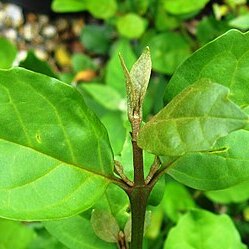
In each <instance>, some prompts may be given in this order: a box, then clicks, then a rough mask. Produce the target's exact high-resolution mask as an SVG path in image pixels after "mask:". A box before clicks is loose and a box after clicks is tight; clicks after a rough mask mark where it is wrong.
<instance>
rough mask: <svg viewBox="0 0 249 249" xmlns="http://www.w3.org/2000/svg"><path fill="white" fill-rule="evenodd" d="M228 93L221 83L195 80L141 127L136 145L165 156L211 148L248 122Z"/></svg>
mask: <svg viewBox="0 0 249 249" xmlns="http://www.w3.org/2000/svg"><path fill="white" fill-rule="evenodd" d="M228 95H229V89H228V88H226V87H224V86H222V85H219V84H216V83H210V82H205V81H201V82H197V83H195V84H194V85H192V86H190V87H188V88H187V89H185V90H184V91H183V92H182V93H180V94H179V95H178V96H177V97H176V98H175V99H173V100H172V101H171V102H170V103H169V104H168V105H167V106H166V107H165V108H164V109H163V110H162V111H160V112H159V113H158V114H157V115H156V116H154V117H153V118H152V119H151V120H150V121H149V122H148V123H146V124H145V125H144V126H143V127H142V129H141V130H140V132H139V134H138V145H139V146H140V147H141V148H143V149H145V150H147V151H149V152H151V153H153V154H156V155H168V156H178V155H183V154H184V153H186V152H193V151H203V150H209V149H211V148H212V146H213V145H214V143H215V142H216V140H217V139H218V138H220V137H224V136H226V135H227V134H228V133H230V132H232V131H235V130H238V129H241V128H243V127H244V126H245V125H246V124H247V123H248V116H247V115H246V114H245V113H244V112H242V111H241V110H240V108H239V107H238V106H237V105H235V104H234V103H232V102H231V101H230V100H229V99H228Z"/></svg>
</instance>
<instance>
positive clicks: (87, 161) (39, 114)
mask: <svg viewBox="0 0 249 249" xmlns="http://www.w3.org/2000/svg"><path fill="white" fill-rule="evenodd" d="M0 88H1V94H0V103H1V105H0V112H1V117H0V124H1V130H0V161H1V166H0V167H1V172H0V216H3V217H7V218H12V219H21V220H44V219H53V218H62V217H68V216H72V215H74V214H77V213H79V212H81V211H83V210H85V209H87V208H89V207H91V206H92V205H93V203H94V202H95V201H96V200H97V199H98V198H99V197H100V196H101V195H102V194H103V193H104V191H105V188H106V186H107V185H108V183H109V181H110V180H109V177H111V175H112V168H113V155H112V151H111V148H110V143H109V139H108V136H107V133H106V130H105V128H104V127H103V125H102V124H101V123H100V121H99V120H98V119H97V117H96V116H95V115H94V114H93V113H92V112H91V111H90V110H89V109H88V108H87V107H86V105H85V103H84V101H83V99H82V96H81V95H80V94H79V93H78V92H77V91H76V90H75V89H74V88H72V87H70V86H68V85H66V84H63V83H62V82H60V81H57V80H56V79H53V78H49V77H47V76H44V75H41V74H36V73H32V72H30V71H27V70H24V69H20V68H17V69H13V70H6V71H5V70H2V71H0ZM82 200H84V201H82Z"/></svg>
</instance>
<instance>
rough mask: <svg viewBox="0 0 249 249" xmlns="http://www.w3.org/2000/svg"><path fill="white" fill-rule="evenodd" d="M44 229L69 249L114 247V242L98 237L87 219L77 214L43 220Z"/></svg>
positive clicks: (110, 248) (114, 248) (104, 248)
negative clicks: (54, 219) (59, 218)
mask: <svg viewBox="0 0 249 249" xmlns="http://www.w3.org/2000/svg"><path fill="white" fill-rule="evenodd" d="M43 224H44V225H45V227H46V229H47V230H48V231H49V232H50V233H51V234H52V235H53V236H55V237H56V238H57V239H58V240H59V241H60V242H61V243H63V244H64V245H66V246H67V247H68V248H69V249H100V248H101V249H116V245H115V244H111V243H107V242H105V241H103V240H101V239H99V238H98V237H97V236H96V235H95V233H94V231H93V229H92V226H91V223H90V221H89V220H88V219H86V218H83V217H81V216H79V215H77V216H74V217H71V218H67V219H63V220H58V221H49V222H43Z"/></svg>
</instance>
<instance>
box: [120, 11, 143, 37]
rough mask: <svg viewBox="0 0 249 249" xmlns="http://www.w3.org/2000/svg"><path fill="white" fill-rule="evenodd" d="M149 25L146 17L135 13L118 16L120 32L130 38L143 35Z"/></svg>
mask: <svg viewBox="0 0 249 249" xmlns="http://www.w3.org/2000/svg"><path fill="white" fill-rule="evenodd" d="M146 26H147V22H146V20H145V19H144V18H142V17H140V16H139V15H137V14H134V13H128V14H126V15H124V16H121V17H119V18H118V21H117V29H118V32H119V33H120V34H121V35H122V36H124V37H126V38H129V39H137V38H139V37H141V35H142V34H143V33H144V31H145V29H146Z"/></svg>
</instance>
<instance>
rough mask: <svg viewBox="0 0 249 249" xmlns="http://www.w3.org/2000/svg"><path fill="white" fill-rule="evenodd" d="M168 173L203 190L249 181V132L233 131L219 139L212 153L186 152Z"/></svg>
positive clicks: (222, 187)
mask: <svg viewBox="0 0 249 249" xmlns="http://www.w3.org/2000/svg"><path fill="white" fill-rule="evenodd" d="M165 162H166V161H165ZM167 173H168V174H169V175H171V176H172V177H173V178H175V179H176V180H177V181H179V182H181V183H183V184H185V185H188V186H190V187H192V188H195V189H202V190H217V189H224V188H228V187H230V186H233V185H236V184H239V183H241V182H243V181H248V180H249V132H248V131H245V130H239V131H236V132H233V133H231V134H229V135H228V136H226V137H224V138H221V139H219V140H218V142H217V143H216V145H215V147H214V148H213V149H212V150H210V151H209V152H199V153H189V154H186V155H185V156H183V157H181V158H179V159H178V160H176V161H175V162H174V163H173V164H172V165H171V166H170V167H169V169H168V171H167Z"/></svg>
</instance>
